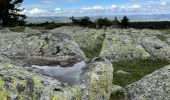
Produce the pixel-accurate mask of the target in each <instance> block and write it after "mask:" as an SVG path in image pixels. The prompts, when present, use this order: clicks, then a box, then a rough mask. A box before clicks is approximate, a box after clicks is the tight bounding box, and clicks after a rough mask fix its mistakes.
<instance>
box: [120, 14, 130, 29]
mask: <svg viewBox="0 0 170 100" xmlns="http://www.w3.org/2000/svg"><path fill="white" fill-rule="evenodd" d="M121 25H122V27H125V28H127V27H128V26H129V19H128V18H127V16H124V17H123V19H122V20H121Z"/></svg>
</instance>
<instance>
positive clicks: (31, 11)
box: [29, 8, 48, 15]
mask: <svg viewBox="0 0 170 100" xmlns="http://www.w3.org/2000/svg"><path fill="white" fill-rule="evenodd" d="M47 13H48V11H47V10H42V9H38V8H34V9H31V10H30V11H29V14H31V15H37V14H40V15H42V14H47Z"/></svg>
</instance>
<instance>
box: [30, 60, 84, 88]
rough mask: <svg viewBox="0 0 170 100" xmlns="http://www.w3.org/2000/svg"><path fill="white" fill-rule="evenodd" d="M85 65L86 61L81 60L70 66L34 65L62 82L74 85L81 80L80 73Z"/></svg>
mask: <svg viewBox="0 0 170 100" xmlns="http://www.w3.org/2000/svg"><path fill="white" fill-rule="evenodd" d="M85 65H86V64H85V62H84V61H81V62H78V63H76V64H74V65H73V66H69V67H62V66H37V65H32V67H34V68H37V69H41V70H43V71H44V73H45V74H47V75H49V76H51V77H52V78H55V79H57V80H59V81H60V82H62V83H67V84H68V85H74V84H77V83H78V82H79V81H80V75H81V73H82V69H83V68H84V67H85Z"/></svg>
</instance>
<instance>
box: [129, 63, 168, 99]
mask: <svg viewBox="0 0 170 100" xmlns="http://www.w3.org/2000/svg"><path fill="white" fill-rule="evenodd" d="M126 89H127V91H128V94H129V96H130V100H169V99H170V65H169V66H166V67H164V68H161V69H160V70H157V71H155V72H153V73H152V74H150V75H147V76H146V77H144V78H143V79H141V80H140V81H138V82H136V83H133V84H131V85H129V86H127V88H126Z"/></svg>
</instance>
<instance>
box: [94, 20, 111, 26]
mask: <svg viewBox="0 0 170 100" xmlns="http://www.w3.org/2000/svg"><path fill="white" fill-rule="evenodd" d="M96 23H97V25H98V26H99V27H103V26H111V25H112V22H111V21H110V20H109V19H107V18H98V19H97V20H96Z"/></svg>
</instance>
